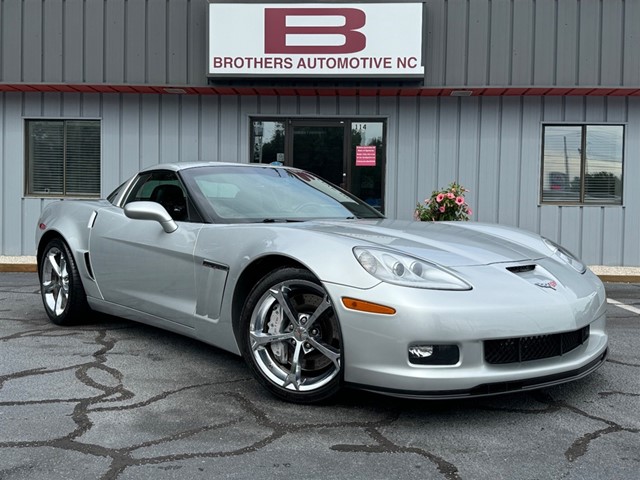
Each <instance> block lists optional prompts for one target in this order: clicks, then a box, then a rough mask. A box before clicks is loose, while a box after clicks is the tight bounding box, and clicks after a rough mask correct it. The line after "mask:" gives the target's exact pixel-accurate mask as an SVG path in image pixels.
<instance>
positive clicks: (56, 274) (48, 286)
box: [38, 238, 89, 325]
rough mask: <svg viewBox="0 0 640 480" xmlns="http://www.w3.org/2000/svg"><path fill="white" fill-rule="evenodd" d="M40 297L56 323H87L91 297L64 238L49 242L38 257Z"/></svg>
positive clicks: (48, 313)
mask: <svg viewBox="0 0 640 480" xmlns="http://www.w3.org/2000/svg"><path fill="white" fill-rule="evenodd" d="M38 272H39V274H40V294H41V295H42V303H43V304H44V309H45V311H46V312H47V315H48V316H49V318H50V319H51V321H52V322H53V323H56V324H58V325H68V324H71V323H77V322H79V321H81V320H84V318H85V315H86V313H87V312H88V311H89V305H88V304H87V296H86V294H85V291H84V288H83V286H82V281H81V280H80V274H79V273H78V269H77V268H76V264H75V262H74V259H73V256H72V255H71V252H70V251H69V247H67V245H66V244H65V243H64V241H62V239H59V238H54V239H52V240H50V241H49V243H47V245H46V246H45V247H44V249H43V250H42V255H40V256H39V257H38Z"/></svg>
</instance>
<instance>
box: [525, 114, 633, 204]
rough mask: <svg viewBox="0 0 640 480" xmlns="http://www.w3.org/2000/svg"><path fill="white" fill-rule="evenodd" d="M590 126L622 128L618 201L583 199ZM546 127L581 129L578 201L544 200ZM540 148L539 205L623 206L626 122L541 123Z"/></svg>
mask: <svg viewBox="0 0 640 480" xmlns="http://www.w3.org/2000/svg"><path fill="white" fill-rule="evenodd" d="M592 126H602V127H607V126H610V127H622V152H621V174H620V176H621V178H620V181H621V186H620V200H619V201H617V200H615V201H613V200H612V201H606V200H603V199H598V200H597V201H593V200H591V201H589V200H586V199H585V196H586V187H585V184H586V169H587V128H588V127H592ZM547 127H579V128H580V129H581V133H580V134H581V138H580V150H581V153H580V191H579V198H578V200H577V201H576V200H567V201H562V200H545V199H544V175H545V140H546V136H545V131H546V128H547ZM541 130H542V132H541V134H542V142H541V145H542V148H541V152H540V176H539V177H538V178H539V182H540V188H539V195H540V197H539V205H558V206H576V207H585V206H586V207H621V206H624V176H625V175H624V173H625V157H626V155H625V151H626V135H627V122H568V123H561V122H549V123H542V129H541Z"/></svg>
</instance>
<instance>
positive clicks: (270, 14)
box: [207, 3, 424, 77]
mask: <svg viewBox="0 0 640 480" xmlns="http://www.w3.org/2000/svg"><path fill="white" fill-rule="evenodd" d="M422 8H423V5H422V3H369V4H367V3H350V4H345V3H302V4H301V3H286V4H284V3H276V4H246V3H245V4H242V3H211V4H209V55H208V63H209V65H208V67H207V72H208V75H209V76H226V77H238V76H271V77H281V76H295V77H301V76H303V77H344V76H357V77H388V76H391V77H411V76H423V75H424V66H423V64H422V45H423V34H422V18H423V14H422V12H423V10H422Z"/></svg>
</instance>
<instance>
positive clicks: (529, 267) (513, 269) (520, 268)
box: [507, 265, 536, 274]
mask: <svg viewBox="0 0 640 480" xmlns="http://www.w3.org/2000/svg"><path fill="white" fill-rule="evenodd" d="M535 269H536V266H535V265H518V266H517V267H507V270H509V271H510V272H511V273H515V274H518V273H526V272H531V271H533V270H535Z"/></svg>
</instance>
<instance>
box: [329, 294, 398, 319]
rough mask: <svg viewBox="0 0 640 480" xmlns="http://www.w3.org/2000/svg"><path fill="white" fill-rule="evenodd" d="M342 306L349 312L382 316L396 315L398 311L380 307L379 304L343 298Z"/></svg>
mask: <svg viewBox="0 0 640 480" xmlns="http://www.w3.org/2000/svg"><path fill="white" fill-rule="evenodd" d="M342 304H343V305H344V306H345V308H348V309H349V310H357V311H360V312H367V313H380V314H382V315H395V313H396V309H395V308H391V307H387V306H385V305H380V304H378V303H371V302H365V301H364V300H358V299H357V298H349V297H342Z"/></svg>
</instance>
